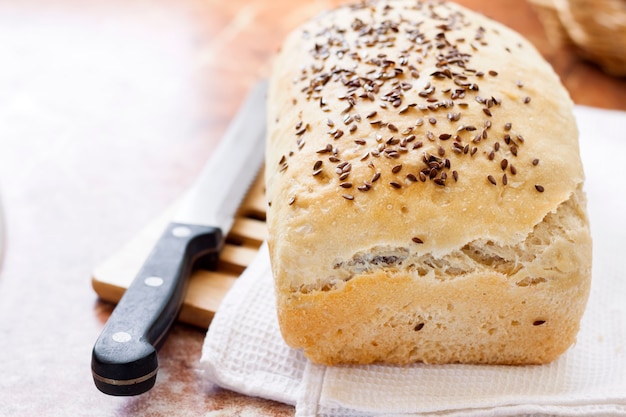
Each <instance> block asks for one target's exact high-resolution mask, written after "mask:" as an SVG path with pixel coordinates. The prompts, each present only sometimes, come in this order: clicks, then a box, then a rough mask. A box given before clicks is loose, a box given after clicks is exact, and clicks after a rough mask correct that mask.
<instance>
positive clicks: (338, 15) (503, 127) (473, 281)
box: [265, 0, 591, 364]
mask: <svg viewBox="0 0 626 417" xmlns="http://www.w3.org/2000/svg"><path fill="white" fill-rule="evenodd" d="M274 68H275V69H274V72H273V76H272V80H271V82H270V90H269V97H268V141H267V152H266V155H267V156H266V173H265V177H266V186H267V196H268V204H269V208H268V227H269V245H270V256H271V261H272V269H273V273H274V276H275V282H276V291H277V296H278V313H279V321H280V325H281V330H282V332H283V336H284V337H285V340H286V341H287V343H288V344H290V345H291V346H293V347H296V348H302V349H304V352H305V354H306V355H307V356H308V357H309V358H311V359H312V360H314V361H316V362H320V363H326V364H336V363H371V362H386V363H410V362H416V361H422V362H429V363H451V362H462V363H499V364H528V363H544V362H548V361H551V360H553V359H555V358H556V357H557V356H558V355H560V354H561V353H563V352H564V351H565V350H566V349H567V348H568V347H569V346H570V345H571V344H572V343H573V342H574V340H575V336H576V333H577V331H578V326H579V322H580V318H581V316H582V314H583V312H584V308H585V305H586V300H587V296H588V292H589V284H590V274H591V239H590V235H589V225H588V219H587V216H586V202H585V195H584V192H583V180H584V176H583V169H582V164H581V160H580V155H579V148H578V132H577V128H576V123H575V119H574V116H573V113H572V102H571V100H570V98H569V96H568V93H567V91H566V90H565V89H564V87H563V86H562V85H561V83H560V81H559V79H558V77H557V76H556V74H555V73H554V71H553V70H552V69H551V68H550V66H549V65H548V64H547V63H546V62H545V60H543V58H542V57H541V56H540V55H539V53H538V52H537V51H536V50H535V49H534V47H533V46H532V45H531V44H530V43H529V42H528V41H526V40H525V39H523V38H522V37H521V36H520V35H518V34H516V33H515V32H513V31H511V30H510V29H508V28H506V27H504V26H502V25H500V24H498V23H497V22H494V21H492V20H489V19H487V18H485V17H484V16H481V15H479V14H476V13H474V12H472V11H469V10H467V9H465V8H462V7H460V6H458V5H456V4H453V3H445V2H426V1H415V0H412V1H409V0H390V1H380V2H366V3H359V4H355V5H350V6H344V7H341V8H338V9H336V10H333V11H329V12H326V13H324V14H322V15H320V16H318V17H317V18H315V19H313V20H311V21H309V22H307V23H305V24H304V25H303V26H302V27H300V28H299V29H297V30H296V31H294V32H293V33H292V34H291V35H290V36H289V37H288V38H287V39H286V41H285V43H284V45H283V47H282V48H281V51H280V52H279V54H278V56H277V57H276V61H275V64H274Z"/></svg>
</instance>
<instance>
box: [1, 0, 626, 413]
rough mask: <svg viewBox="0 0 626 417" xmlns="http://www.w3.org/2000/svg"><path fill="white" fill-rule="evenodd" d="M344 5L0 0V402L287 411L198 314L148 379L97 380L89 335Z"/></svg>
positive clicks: (578, 66) (124, 409) (621, 93)
mask: <svg viewBox="0 0 626 417" xmlns="http://www.w3.org/2000/svg"><path fill="white" fill-rule="evenodd" d="M337 3H339V2H338V1H312V0H298V1H295V0H229V1H221V0H202V1H200V0H154V1H147V0H139V1H136V2H127V1H123V0H107V1H104V0H102V1H100V0H97V1H91V2H82V1H79V0H49V1H45V0H40V1H32V0H26V1H17V0H16V1H13V2H11V1H3V2H1V3H0V185H1V188H0V192H1V194H2V200H3V205H4V211H5V222H6V224H7V229H8V230H7V236H6V243H7V250H6V254H5V259H4V264H3V268H2V271H1V275H0V416H43V415H55V416H56V415H59V416H61V415H62V416H67V415H75V416H78V415H80V416H129V415H142V416H161V415H177V416H187V415H188V416H198V415H210V416H230V415H255V416H264V415H266V416H289V415H292V414H293V409H292V408H291V407H290V406H286V405H282V404H277V403H274V402H271V401H266V400H262V399H256V398H248V397H245V396H242V395H239V394H235V393H232V392H229V391H226V390H222V389H219V388H217V387H214V386H212V385H210V384H209V383H207V382H206V381H204V380H203V378H202V376H201V375H200V374H199V372H198V371H197V365H198V360H199V357H200V351H201V346H202V341H203V338H204V334H205V333H204V330H199V329H196V328H192V327H188V326H185V325H180V324H179V325H176V327H175V329H174V331H173V333H172V334H171V336H170V338H169V339H168V341H167V343H166V344H165V346H164V347H163V349H162V351H161V355H160V359H161V370H160V373H159V380H158V382H157V385H156V387H155V388H154V389H153V390H152V391H150V392H149V393H148V394H145V395H142V396H139V397H134V398H116V397H109V396H105V395H103V394H100V393H99V392H98V391H97V390H96V389H95V387H94V386H93V383H92V380H91V373H90V358H91V348H92V345H93V342H94V341H95V339H96V337H97V336H98V334H99V332H100V330H101V328H102V326H103V324H104V322H105V321H106V319H107V317H108V316H109V314H110V312H111V310H112V308H113V307H112V306H111V305H110V304H107V303H104V302H101V301H99V300H98V299H97V297H96V295H95V293H94V292H93V290H92V288H91V285H90V278H91V272H92V269H93V268H94V266H95V265H97V264H98V263H100V262H102V261H103V260H105V259H106V258H107V257H108V256H110V255H111V254H112V253H114V252H115V251H116V250H117V249H118V248H119V247H120V245H122V244H123V243H125V242H126V241H127V240H129V239H130V238H132V237H133V236H134V235H135V234H136V233H137V232H138V231H139V230H140V229H141V228H142V227H143V226H144V225H146V224H147V223H148V222H149V221H150V220H151V219H152V218H154V217H155V216H157V215H158V214H160V213H161V212H162V211H163V210H164V209H165V208H166V207H167V206H168V205H169V204H170V203H171V202H172V201H173V200H175V199H176V198H177V197H178V196H179V195H180V194H181V193H182V192H183V190H185V189H186V188H187V187H188V186H189V185H190V184H191V182H192V181H193V179H194V178H195V176H196V175H197V174H198V172H199V170H200V169H201V167H202V165H203V164H204V162H205V161H206V160H207V158H208V157H210V155H211V152H212V150H213V149H214V147H215V144H216V141H217V140H218V139H219V138H220V137H221V134H222V133H223V132H224V130H225V128H226V126H227V124H228V122H229V120H230V118H231V117H232V116H233V114H234V113H235V111H236V110H237V108H238V106H239V104H240V102H241V100H242V99H243V97H244V95H245V93H246V92H247V91H248V89H249V88H250V87H251V86H252V85H253V84H254V83H255V82H256V81H257V80H258V79H259V78H262V77H265V76H266V75H267V74H268V71H269V64H268V62H269V59H270V57H271V56H272V54H273V53H274V52H275V51H276V50H277V48H278V45H279V43H280V41H281V39H282V38H283V36H284V35H285V34H286V33H287V32H288V31H289V30H290V29H292V28H293V27H294V26H296V25H297V24H298V23H299V22H301V21H303V20H304V19H306V18H307V17H308V16H311V15H313V14H315V13H316V12H317V11H319V10H321V9H323V8H326V7H329V6H331V5H333V4H337ZM461 3H463V4H466V5H468V6H469V7H471V8H474V9H476V10H479V11H482V12H484V13H486V14H488V15H490V16H492V17H494V18H495V19H497V20H499V21H501V22H504V23H505V24H508V25H509V26H511V27H513V28H514V29H516V30H518V31H520V32H522V33H523V34H525V35H526V36H527V37H528V38H529V39H530V40H531V41H532V42H533V43H534V44H535V45H536V46H537V47H538V48H539V50H540V51H541V52H542V53H543V54H544V55H545V56H546V57H547V59H548V60H549V61H550V62H551V63H552V64H553V65H554V66H555V68H556V70H557V72H558V73H559V74H560V75H561V77H562V79H563V81H564V83H565V85H566V86H567V88H568V89H569V90H570V92H571V94H572V97H573V98H574V100H575V101H576V103H578V104H585V105H591V106H598V107H603V108H612V109H622V110H626V100H624V99H623V98H624V97H626V81H624V80H623V79H622V80H618V79H614V78H610V77H608V76H606V75H604V74H602V73H601V72H600V71H599V70H597V69H596V68H595V67H594V66H593V65H590V64H587V63H584V62H582V61H580V60H579V59H578V58H577V57H576V56H575V55H573V53H572V51H568V50H555V49H554V48H553V47H552V46H551V45H550V43H549V42H548V41H547V39H546V37H545V34H544V32H543V29H542V27H541V26H540V23H539V20H538V19H537V17H536V15H535V14H534V12H533V10H532V9H531V8H530V6H529V5H528V4H527V3H525V2H523V1H517V0H500V1H497V2H488V1H480V0H463V1H461Z"/></svg>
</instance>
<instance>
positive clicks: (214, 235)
mask: <svg viewBox="0 0 626 417" xmlns="http://www.w3.org/2000/svg"><path fill="white" fill-rule="evenodd" d="M266 90H267V85H266V83H265V82H261V83H259V85H257V86H256V87H255V88H254V89H253V90H252V91H251V93H250V95H249V96H248V98H247V99H246V101H245V102H244V104H243V105H242V107H241V110H240V111H239V112H238V114H237V116H236V117H235V119H234V120H233V121H232V123H231V124H230V126H229V128H228V129H227V131H226V133H225V136H224V137H223V138H222V140H221V141H220V143H219V144H218V147H217V148H216V150H215V152H214V154H213V155H212V157H211V159H210V160H209V162H208V163H207V165H206V166H205V167H204V169H203V170H202V172H201V174H200V176H199V178H198V179H197V181H196V182H195V184H194V185H193V186H192V187H191V188H190V190H189V191H188V193H187V194H186V195H185V196H184V197H183V200H182V201H181V203H180V206H179V208H178V209H177V211H176V214H175V215H174V216H173V219H172V221H171V222H170V223H169V225H168V226H167V227H166V228H165V230H164V231H163V234H162V235H161V237H160V238H159V240H158V241H157V243H156V244H155V246H154V248H153V249H152V252H151V253H150V255H148V258H147V259H146V260H145V263H144V264H143V266H142V268H141V269H140V271H139V273H138V274H137V276H136V277H135V279H134V280H133V282H132V283H131V285H130V286H129V287H128V289H127V290H126V291H125V293H124V295H123V296H122V298H121V299H120V301H119V303H118V304H117V306H116V307H115V309H114V310H113V313H112V314H111V316H110V317H109V319H108V320H107V323H106V324H105V326H104V328H103V330H102V333H101V334H100V336H99V337H98V339H97V341H96V343H95V345H94V348H93V352H92V358H91V372H92V375H93V380H94V383H95V385H96V387H97V388H98V389H99V390H100V391H102V392H103V393H105V394H109V395H117V396H130V395H138V394H142V393H144V392H146V391H148V390H149V389H150V388H152V387H153V386H154V384H155V382H156V376H157V371H158V358H157V350H158V349H159V347H160V346H161V344H162V343H163V341H164V340H165V338H166V336H167V333H168V332H169V330H170V328H171V327H172V324H173V323H174V321H175V319H176V316H177V315H178V312H179V311H180V308H181V307H182V304H183V300H184V296H185V291H186V287H187V285H186V284H187V281H188V280H187V278H188V276H189V275H190V272H191V269H192V266H193V263H194V262H195V261H196V260H198V259H199V258H202V262H203V265H204V263H205V262H209V264H213V265H215V264H216V263H217V259H218V256H219V252H220V250H221V248H222V246H223V244H224V239H225V237H226V235H227V234H228V232H229V231H230V228H231V226H232V225H233V222H234V217H235V213H236V211H237V209H238V207H239V205H240V203H241V201H242V200H243V198H244V196H245V195H246V193H247V191H248V189H249V187H250V186H251V184H252V182H253V180H254V179H255V177H256V176H257V174H258V172H259V170H260V167H261V164H262V162H263V157H264V141H265V93H266Z"/></svg>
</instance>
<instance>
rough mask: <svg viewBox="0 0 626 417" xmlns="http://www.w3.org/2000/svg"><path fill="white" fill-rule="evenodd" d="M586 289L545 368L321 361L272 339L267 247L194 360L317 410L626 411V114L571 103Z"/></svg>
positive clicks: (219, 375)
mask: <svg viewBox="0 0 626 417" xmlns="http://www.w3.org/2000/svg"><path fill="white" fill-rule="evenodd" d="M576 115H577V119H578V123H579V129H580V131H581V139H580V142H581V155H582V158H583V163H584V165H585V171H586V176H587V181H586V185H585V189H586V192H587V196H588V200H589V203H588V204H589V206H588V209H589V215H590V220H591V228H592V236H593V240H594V249H593V256H594V259H593V262H594V264H593V284H592V290H591V295H590V299H589V304H588V307H587V311H586V313H585V316H584V317H583V321H582V325H581V330H580V333H579V335H578V342H577V343H576V345H575V346H573V347H572V348H571V349H569V350H568V351H567V352H566V353H565V354H564V355H563V356H562V357H561V358H559V359H558V360H556V361H555V362H553V363H551V364H548V365H541V366H521V367H511V366H477V365H423V364H415V365H411V366H386V365H368V366H339V367H326V366H320V365H315V364H313V363H311V362H309V361H308V360H307V359H306V358H305V357H304V356H303V355H302V353H301V352H299V351H296V350H293V349H290V348H289V347H288V346H287V345H285V343H284V342H283V339H282V337H281V335H280V331H279V328H278V322H277V317H276V311H275V305H274V303H275V297H274V292H273V283H272V276H271V271H270V264H269V256H268V252H267V247H266V246H265V245H264V246H263V247H262V248H261V250H260V251H259V254H258V256H257V257H256V259H255V260H254V262H253V263H252V264H251V265H250V266H249V267H248V268H247V269H246V271H245V272H244V274H243V275H242V276H241V277H240V278H239V279H238V280H237V282H236V284H235V285H234V287H233V288H232V290H231V291H230V292H229V293H228V294H227V296H226V297H225V299H224V300H223V302H222V305H221V306H220V309H219V311H218V312H217V314H216V315H215V318H214V319H213V322H212V324H211V326H210V328H209V331H208V333H207V337H206V339H205V344H204V348H203V354H202V359H201V364H202V369H203V370H204V372H205V375H206V377H207V378H209V379H210V380H211V381H212V382H214V383H215V384H217V385H220V386H222V387H225V388H228V389H231V390H234V391H237V392H241V393H244V394H247V395H251V396H259V397H264V398H269V399H273V400H277V401H281V402H284V403H288V404H293V405H295V406H296V415H297V416H301V417H309V416H310V417H313V416H320V417H323V416H337V417H341V416H346V417H348V416H350V417H352V416H359V417H361V416H372V417H378V416H411V417H415V416H455V417H456V416H517V415H558V416H626V307H625V305H626V256H625V254H624V253H623V252H622V250H624V248H625V245H626V215H625V214H624V213H626V172H625V171H626V169H625V166H626V163H625V161H624V158H626V130H625V129H624V126H626V113H622V112H616V111H604V110H598V109H592V108H586V107H577V108H576Z"/></svg>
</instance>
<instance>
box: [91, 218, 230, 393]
mask: <svg viewBox="0 0 626 417" xmlns="http://www.w3.org/2000/svg"><path fill="white" fill-rule="evenodd" d="M222 242H223V239H222V233H221V231H220V229H218V228H214V227H207V226H197V225H188V224H180V223H170V224H169V226H168V227H167V228H166V230H165V232H164V233H163V235H162V236H161V237H160V239H159V240H158V242H157V244H156V245H155V247H154V249H153V250H152V252H151V253H150V255H149V256H148V259H147V260H146V262H145V263H144V265H143V267H142V268H141V270H140V271H139V273H138V274H137V276H136V277H135V279H134V280H133V282H132V284H131V285H130V286H129V287H128V289H127V290H126V292H125V293H124V296H123V297H122V298H121V299H120V301H119V303H118V304H117V306H116V307H115V309H114V310H113V313H112V314H111V316H110V317H109V319H108V321H107V323H106V325H105V326H104V329H103V330H102V333H101V334H100V337H99V338H98V340H97V341H96V343H95V345H94V348H93V353H92V358H91V372H92V374H93V379H94V382H95V384H96V387H97V388H98V389H99V390H100V391H102V392H104V393H105V394H109V395H119V396H128V395H137V394H142V393H144V392H146V391H148V390H149V389H150V388H152V387H153V386H154V383H155V382H156V375H157V369H158V359H157V350H158V349H159V347H160V345H161V343H162V342H163V341H164V340H165V337H166V336H167V333H168V332H169V330H170V328H171V327H172V324H173V323H174V321H175V319H176V316H177V315H178V312H179V311H180V308H181V306H182V304H183V300H184V297H185V291H186V287H187V281H188V280H187V277H188V276H189V274H190V272H191V268H192V265H193V262H194V261H195V260H196V259H197V258H199V257H200V256H203V257H205V256H206V257H209V258H212V259H213V261H214V262H217V258H218V255H219V251H220V249H221V246H222ZM203 259H204V258H203Z"/></svg>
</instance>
